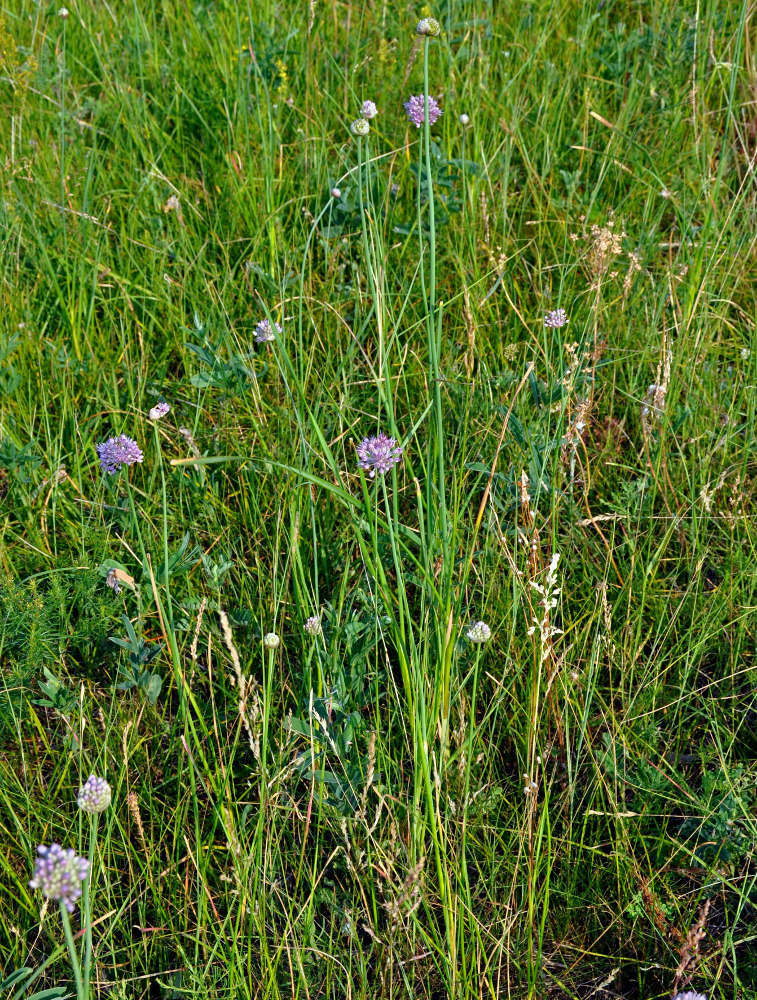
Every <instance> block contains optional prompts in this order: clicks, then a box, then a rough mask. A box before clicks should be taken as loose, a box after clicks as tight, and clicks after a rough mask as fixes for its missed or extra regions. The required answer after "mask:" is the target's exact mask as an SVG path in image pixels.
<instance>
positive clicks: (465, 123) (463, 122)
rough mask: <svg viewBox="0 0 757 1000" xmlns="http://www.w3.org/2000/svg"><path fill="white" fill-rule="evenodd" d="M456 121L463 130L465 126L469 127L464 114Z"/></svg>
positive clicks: (467, 119)
mask: <svg viewBox="0 0 757 1000" xmlns="http://www.w3.org/2000/svg"><path fill="white" fill-rule="evenodd" d="M458 121H459V122H460V124H461V125H462V126H463V128H465V126H466V125H470V118H469V117H468V115H466V114H465V112H463V113H462V114H461V115H460V117H459V118H458Z"/></svg>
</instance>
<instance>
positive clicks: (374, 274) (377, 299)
mask: <svg viewBox="0 0 757 1000" xmlns="http://www.w3.org/2000/svg"><path fill="white" fill-rule="evenodd" d="M357 159H358V185H357V190H358V204H359V206H360V222H361V229H362V236H363V259H364V262H365V271H366V278H367V281H368V286H369V288H370V291H371V298H372V300H373V313H374V315H375V317H376V331H377V334H378V365H377V366H376V370H377V373H378V378H377V380H376V381H377V388H378V393H379V398H380V399H381V402H382V404H383V407H384V409H385V411H386V415H387V419H388V424H389V428H390V430H391V433H392V434H394V435H398V431H397V426H396V424H395V420H394V402H393V400H392V381H391V378H390V377H389V375H390V373H389V366H388V358H387V345H386V324H385V302H384V293H385V289H384V254H383V243H382V239H381V230H380V227H379V226H378V225H375V224H374V225H370V222H375V218H374V219H369V217H368V211H367V210H366V206H365V199H366V196H367V198H368V199H369V200H370V199H371V189H370V178H371V167H370V163H371V161H370V152H369V144H368V139H367V137H366V139H365V140H363V138H362V136H358V137H357ZM370 208H371V209H372V208H373V205H372V203H371V206H370Z"/></svg>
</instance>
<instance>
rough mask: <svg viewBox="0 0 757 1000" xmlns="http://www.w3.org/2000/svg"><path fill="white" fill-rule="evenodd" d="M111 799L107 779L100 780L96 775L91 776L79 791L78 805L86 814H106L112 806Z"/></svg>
mask: <svg viewBox="0 0 757 1000" xmlns="http://www.w3.org/2000/svg"><path fill="white" fill-rule="evenodd" d="M110 798H111V790H110V785H109V784H108V782H107V781H106V780H105V778H98V777H97V775H96V774H90V776H89V777H88V778H87V780H86V781H85V782H84V784H83V785H82V786H81V788H80V789H79V794H78V795H77V796H76V804H77V805H78V807H79V808H80V809H81V810H83V811H84V812H85V813H90V814H92V815H94V814H95V813H101V812H105V810H106V809H107V808H108V806H109V805H110Z"/></svg>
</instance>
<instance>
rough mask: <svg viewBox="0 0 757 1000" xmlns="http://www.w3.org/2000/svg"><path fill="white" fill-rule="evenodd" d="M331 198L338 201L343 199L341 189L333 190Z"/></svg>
mask: <svg viewBox="0 0 757 1000" xmlns="http://www.w3.org/2000/svg"><path fill="white" fill-rule="evenodd" d="M331 197H332V198H334V199H335V200H337V201H338V200H339V199H340V198H341V197H342V192H341V191H340V190H339V188H332V189H331Z"/></svg>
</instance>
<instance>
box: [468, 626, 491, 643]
mask: <svg viewBox="0 0 757 1000" xmlns="http://www.w3.org/2000/svg"><path fill="white" fill-rule="evenodd" d="M491 637H492V630H491V629H490V628H489V626H488V625H487V624H486V622H474V623H473V624H472V625H471V627H470V628H469V629H468V631H467V632H466V633H465V638H466V639H467V640H468V642H474V643H482V642H488V641H489V639H491Z"/></svg>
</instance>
